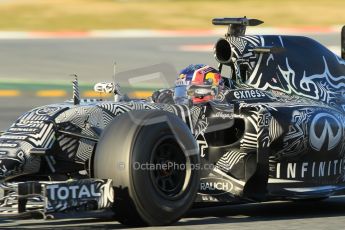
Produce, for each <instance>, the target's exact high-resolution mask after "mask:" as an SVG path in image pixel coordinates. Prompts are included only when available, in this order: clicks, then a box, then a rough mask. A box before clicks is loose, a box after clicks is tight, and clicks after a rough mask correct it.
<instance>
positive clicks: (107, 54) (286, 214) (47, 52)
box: [0, 34, 345, 230]
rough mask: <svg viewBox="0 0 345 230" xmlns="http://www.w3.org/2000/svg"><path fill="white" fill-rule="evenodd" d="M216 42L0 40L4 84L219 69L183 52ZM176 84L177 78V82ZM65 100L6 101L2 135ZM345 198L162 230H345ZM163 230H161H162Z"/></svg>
mask: <svg viewBox="0 0 345 230" xmlns="http://www.w3.org/2000/svg"><path fill="white" fill-rule="evenodd" d="M311 37H313V38H315V39H316V40H318V41H320V42H321V43H322V44H324V45H326V46H330V47H336V48H335V49H337V48H338V47H339V46H340V39H339V35H338V34H328V35H327V34H320V35H315V34H314V35H311ZM216 40H217V38H216V37H202V38H196V37H193V38H188V37H181V38H140V39H135V38H128V39H126V38H117V39H59V40H58V39H47V40H0V80H2V79H25V80H32V81H40V80H45V81H50V80H52V81H56V80H61V81H67V82H70V81H71V77H70V76H69V74H71V73H78V74H79V76H80V79H81V81H83V82H87V83H93V82H96V81H102V80H104V81H106V80H111V75H112V63H113V62H114V61H116V62H117V63H118V69H119V71H127V70H130V69H135V68H139V67H145V66H149V65H153V64H157V63H162V62H167V63H171V64H172V66H173V67H174V68H176V69H180V68H183V67H184V66H186V65H188V64H190V63H207V64H210V65H216V62H215V61H214V59H213V54H212V51H211V50H210V51H209V52H207V51H205V52H196V51H189V52H185V51H181V50H180V47H181V46H184V45H201V46H203V45H205V44H212V43H213V42H214V41H216ZM171 77H172V78H175V76H171ZM63 99H65V98H55V97H52V98H38V97H25V96H20V97H0V129H1V130H3V129H6V128H8V127H9V125H10V124H11V123H12V122H13V121H14V120H15V119H16V118H17V117H18V116H19V115H20V114H22V113H24V112H25V111H27V110H29V109H31V108H33V107H36V106H40V105H44V104H50V103H54V102H59V101H61V100H63ZM344 217H345V197H344V198H343V197H338V198H331V199H328V200H325V201H321V202H297V203H296V202H271V203H262V204H247V205H235V206H227V207H221V208H207V209H198V210H192V211H190V212H189V213H188V214H187V215H186V216H185V217H184V218H183V219H182V220H181V221H180V222H178V223H176V224H175V225H173V226H168V227H159V228H158V229H265V230H268V229H312V230H316V229H328V230H330V229H344V228H345V227H344V226H345V218H344ZM2 228H45V229H46V228H54V229H59V228H68V229H71V228H72V229H92V228H97V229H99V228H109V229H119V228H124V226H123V225H121V224H119V223H118V222H115V221H113V220H112V219H63V220H50V221H44V220H6V219H1V218H0V229H2ZM156 229H157V228H156Z"/></svg>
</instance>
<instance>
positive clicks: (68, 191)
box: [46, 184, 101, 201]
mask: <svg viewBox="0 0 345 230" xmlns="http://www.w3.org/2000/svg"><path fill="white" fill-rule="evenodd" d="M46 189H47V195H48V197H49V199H50V200H51V201H61V200H70V199H85V198H96V197H100V196H101V193H100V192H99V191H97V189H96V185H95V184H89V185H86V184H84V185H69V186H68V185H58V184H51V185H48V186H47V187H46Z"/></svg>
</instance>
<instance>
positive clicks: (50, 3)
mask: <svg viewBox="0 0 345 230" xmlns="http://www.w3.org/2000/svg"><path fill="white" fill-rule="evenodd" d="M344 11H345V1H344V0H331V1H324V0H284V1H277V0H208V1H206V0H201V1H197V0H185V1H183V0H12V1H5V2H2V3H0V30H50V31H59V30H81V31H82V30H90V29H125V28H126V29H127V28H132V29H134V28H143V29H209V28H213V26H212V25H211V19H212V18H213V17H224V16H234V17H239V16H244V15H246V16H248V17H252V18H258V19H262V20H264V21H265V25H266V26H311V27H319V26H332V25H340V24H345V12H344Z"/></svg>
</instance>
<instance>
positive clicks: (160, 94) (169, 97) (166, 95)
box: [152, 89, 175, 104]
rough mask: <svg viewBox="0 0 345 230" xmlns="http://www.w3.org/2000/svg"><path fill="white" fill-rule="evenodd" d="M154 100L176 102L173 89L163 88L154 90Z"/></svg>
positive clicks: (167, 102)
mask: <svg viewBox="0 0 345 230" xmlns="http://www.w3.org/2000/svg"><path fill="white" fill-rule="evenodd" d="M152 101H153V102H155V103H164V104H175V101H174V92H173V91H172V90H171V89H161V90H157V91H155V92H153V94H152Z"/></svg>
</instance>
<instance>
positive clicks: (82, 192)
mask: <svg viewBox="0 0 345 230" xmlns="http://www.w3.org/2000/svg"><path fill="white" fill-rule="evenodd" d="M0 190H1V193H0V217H5V216H6V217H21V216H31V217H37V216H40V217H43V218H54V216H55V214H57V213H69V212H83V211H93V210H105V209H110V208H111V207H112V206H113V204H114V189H113V187H112V180H110V179H105V180H101V179H81V180H68V181H50V182H37V181H31V182H19V183H5V184H0Z"/></svg>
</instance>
